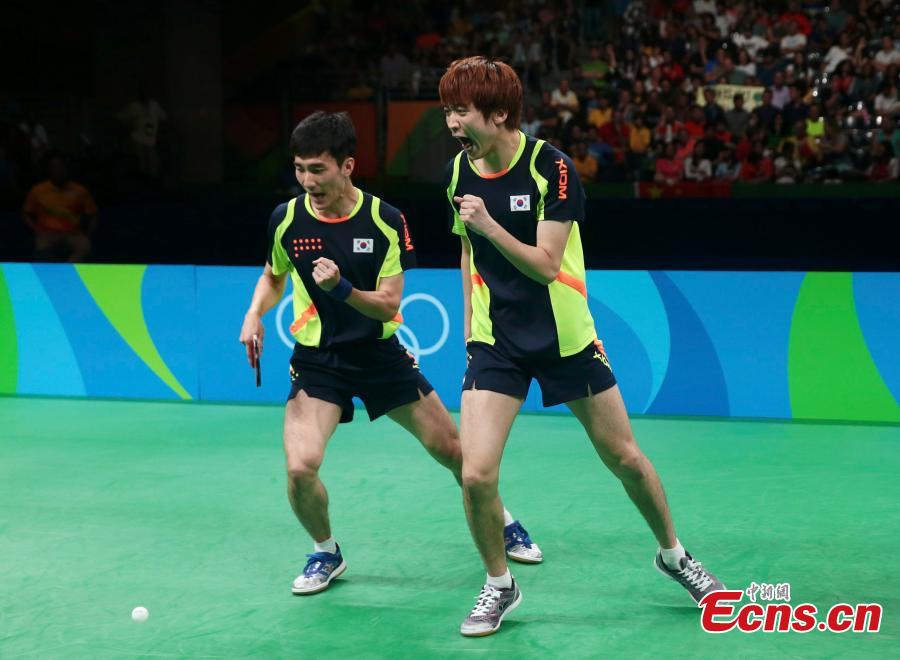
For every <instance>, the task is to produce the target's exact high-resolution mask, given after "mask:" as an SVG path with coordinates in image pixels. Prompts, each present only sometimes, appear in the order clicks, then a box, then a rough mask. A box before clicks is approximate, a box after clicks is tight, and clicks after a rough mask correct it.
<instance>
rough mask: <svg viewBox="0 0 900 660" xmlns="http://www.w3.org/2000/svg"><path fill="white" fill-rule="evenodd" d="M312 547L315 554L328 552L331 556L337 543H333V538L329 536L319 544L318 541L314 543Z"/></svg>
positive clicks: (335, 550)
mask: <svg viewBox="0 0 900 660" xmlns="http://www.w3.org/2000/svg"><path fill="white" fill-rule="evenodd" d="M313 547H315V549H316V552H330V553H331V554H334V553H335V552H337V543H335V540H334V537H333V536H329V537H328V538H327V539H325V540H324V541H322V542H321V543H319V542H318V541H316V542H314V543H313Z"/></svg>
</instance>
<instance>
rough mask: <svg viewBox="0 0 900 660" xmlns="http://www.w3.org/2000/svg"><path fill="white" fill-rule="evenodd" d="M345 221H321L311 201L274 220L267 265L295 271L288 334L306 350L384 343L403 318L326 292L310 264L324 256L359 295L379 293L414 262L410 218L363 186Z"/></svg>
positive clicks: (284, 209) (283, 210) (298, 201)
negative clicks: (383, 316) (380, 315)
mask: <svg viewBox="0 0 900 660" xmlns="http://www.w3.org/2000/svg"><path fill="white" fill-rule="evenodd" d="M356 192H357V195H358V199H357V203H356V206H355V207H354V209H353V210H352V211H351V212H350V214H349V215H348V216H346V217H344V218H320V217H319V216H318V215H317V214H316V212H315V211H314V210H313V208H312V205H311V204H310V201H309V197H308V196H307V195H306V194H303V195H300V196H299V197H296V198H295V199H292V200H291V201H289V202H287V203H286V204H281V205H279V206H278V207H277V208H276V209H275V211H274V213H272V217H271V218H270V220H269V232H268V239H269V240H268V255H267V261H268V263H269V264H270V265H271V267H272V272H273V273H274V274H275V275H279V276H280V275H283V274H284V273H290V276H291V281H292V283H293V285H294V294H293V295H294V322H293V323H292V324H291V334H292V335H293V336H294V339H296V340H297V342H298V343H300V344H302V345H303V346H309V347H313V348H333V347H336V346H342V345H346V344H351V343H355V342H360V341H364V340H378V339H387V338H389V337H391V336H392V335H393V334H394V333H395V332H396V331H397V328H398V327H399V326H400V324H401V323H402V322H403V319H402V318H401V317H400V315H399V314H398V315H397V316H396V317H394V319H393V320H391V321H389V322H387V323H382V322H380V321H376V320H375V319H371V318H369V317H367V316H365V315H363V314H361V313H360V312H358V311H356V310H355V309H353V308H352V307H351V306H350V305H348V304H346V303H345V302H342V301H339V300H336V299H334V298H332V297H331V296H329V295H328V294H327V293H325V292H324V291H323V290H322V289H320V288H319V286H318V285H317V284H316V283H315V280H313V277H312V270H313V265H312V262H313V261H315V260H316V259H318V258H319V257H327V258H329V259H331V260H332V261H334V262H335V263H336V264H337V266H338V268H340V271H341V275H342V276H343V277H346V278H347V279H348V280H350V283H351V284H352V285H353V286H354V287H355V288H357V289H359V290H360V291H375V290H377V289H378V284H379V282H380V281H381V279H382V278H384V277H391V276H392V275H399V274H400V273H402V272H403V271H404V270H407V269H409V268H412V267H413V266H414V265H415V251H414V249H413V244H412V240H411V239H410V236H409V230H408V229H407V226H406V219H405V218H404V217H403V214H402V213H400V211H398V210H397V209H395V208H394V207H393V206H391V205H390V204H387V203H385V202H383V201H381V200H380V199H379V198H378V197H374V196H372V195H370V194H368V193H365V192H363V191H361V190H359V189H357V190H356Z"/></svg>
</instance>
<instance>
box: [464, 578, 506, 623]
mask: <svg viewBox="0 0 900 660" xmlns="http://www.w3.org/2000/svg"><path fill="white" fill-rule="evenodd" d="M499 600H500V592H499V591H498V590H497V589H496V588H495V587H492V586H491V585H489V584H486V585H484V586H483V587H482V588H481V593H480V594H478V602H476V603H475V607H473V608H472V613H471V614H470V615H469V616H487V615H488V614H490V613H491V609H493V606H494V603H495V602H497V601H499Z"/></svg>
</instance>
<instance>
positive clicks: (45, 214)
mask: <svg viewBox="0 0 900 660" xmlns="http://www.w3.org/2000/svg"><path fill="white" fill-rule="evenodd" d="M23 210H24V211H25V214H26V215H27V216H29V217H30V218H33V219H34V227H33V229H34V230H35V231H39V232H48V231H52V232H57V233H60V234H74V233H77V232H79V231H80V230H81V219H82V218H83V217H85V216H93V215H96V214H97V204H96V203H95V202H94V198H93V197H92V196H91V193H90V192H88V189H87V188H85V187H84V186H82V185H81V184H79V183H75V182H74V181H66V182H65V183H63V184H62V186H61V187H57V185H56V184H55V183H53V182H52V181H50V180H47V181H43V182H42V183H38V184H37V185H35V186H34V187H33V188H32V189H31V191H29V193H28V197H26V198H25V207H24V209H23Z"/></svg>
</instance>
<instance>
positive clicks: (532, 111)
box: [519, 105, 543, 135]
mask: <svg viewBox="0 0 900 660" xmlns="http://www.w3.org/2000/svg"><path fill="white" fill-rule="evenodd" d="M541 126H543V123H542V122H541V119H540V117H538V113H537V108H535V107H534V106H533V105H529V106H528V107H527V108H525V116H524V117H522V123H521V124H519V128H520V129H521V131H522V132H523V133H525V135H537V134H538V133H540V131H541Z"/></svg>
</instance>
